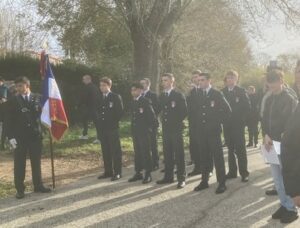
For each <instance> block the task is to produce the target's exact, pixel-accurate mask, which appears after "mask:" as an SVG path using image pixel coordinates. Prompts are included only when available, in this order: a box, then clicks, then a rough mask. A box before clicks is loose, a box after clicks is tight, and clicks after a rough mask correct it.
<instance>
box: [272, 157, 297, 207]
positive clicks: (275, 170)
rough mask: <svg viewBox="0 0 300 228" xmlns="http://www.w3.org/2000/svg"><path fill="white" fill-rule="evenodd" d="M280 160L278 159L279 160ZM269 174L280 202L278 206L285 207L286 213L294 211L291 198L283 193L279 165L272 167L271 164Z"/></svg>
mask: <svg viewBox="0 0 300 228" xmlns="http://www.w3.org/2000/svg"><path fill="white" fill-rule="evenodd" d="M279 160H280V158H279ZM270 166H271V173H272V176H273V181H274V184H275V188H276V190H277V193H278V196H279V200H280V204H281V205H282V206H283V207H285V208H286V209H287V210H288V211H296V210H297V209H296V207H295V204H294V202H293V200H292V198H291V197H289V196H288V195H286V193H285V188H284V184H283V177H282V172H281V168H282V167H281V165H274V164H271V165H270Z"/></svg>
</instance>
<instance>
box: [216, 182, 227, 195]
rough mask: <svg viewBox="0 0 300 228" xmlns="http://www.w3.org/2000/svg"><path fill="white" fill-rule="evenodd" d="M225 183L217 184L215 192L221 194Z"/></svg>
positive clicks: (224, 188)
mask: <svg viewBox="0 0 300 228" xmlns="http://www.w3.org/2000/svg"><path fill="white" fill-rule="evenodd" d="M226 189H227V188H226V185H225V184H219V186H218V187H217V189H216V194H221V193H224V192H225V191H226Z"/></svg>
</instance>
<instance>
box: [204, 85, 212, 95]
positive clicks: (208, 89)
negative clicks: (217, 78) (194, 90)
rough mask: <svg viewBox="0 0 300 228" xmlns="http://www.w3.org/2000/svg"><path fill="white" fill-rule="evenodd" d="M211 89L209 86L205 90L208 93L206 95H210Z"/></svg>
mask: <svg viewBox="0 0 300 228" xmlns="http://www.w3.org/2000/svg"><path fill="white" fill-rule="evenodd" d="M210 89H211V85H209V86H208V87H207V88H206V89H205V91H206V94H208V93H209V91H210Z"/></svg>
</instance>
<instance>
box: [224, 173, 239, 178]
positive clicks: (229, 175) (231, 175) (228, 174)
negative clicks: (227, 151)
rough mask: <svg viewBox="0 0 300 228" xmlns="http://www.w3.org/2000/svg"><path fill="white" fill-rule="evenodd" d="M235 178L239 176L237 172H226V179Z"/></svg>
mask: <svg viewBox="0 0 300 228" xmlns="http://www.w3.org/2000/svg"><path fill="white" fill-rule="evenodd" d="M234 178H237V175H236V174H231V173H227V174H226V179H234Z"/></svg>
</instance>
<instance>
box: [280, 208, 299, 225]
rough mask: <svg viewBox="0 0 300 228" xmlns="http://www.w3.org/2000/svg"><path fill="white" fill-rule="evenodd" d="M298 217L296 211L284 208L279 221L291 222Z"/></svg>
mask: <svg viewBox="0 0 300 228" xmlns="http://www.w3.org/2000/svg"><path fill="white" fill-rule="evenodd" d="M297 218H298V213H297V212H296V211H288V210H286V211H285V212H284V213H283V215H282V216H281V218H280V222H281V223H291V222H293V221H295V220H296V219H297Z"/></svg>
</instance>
